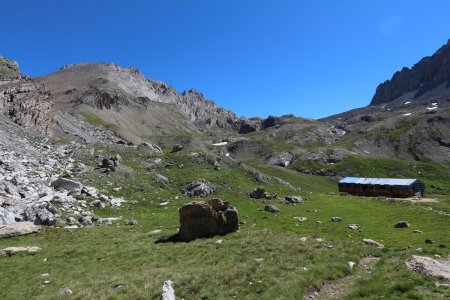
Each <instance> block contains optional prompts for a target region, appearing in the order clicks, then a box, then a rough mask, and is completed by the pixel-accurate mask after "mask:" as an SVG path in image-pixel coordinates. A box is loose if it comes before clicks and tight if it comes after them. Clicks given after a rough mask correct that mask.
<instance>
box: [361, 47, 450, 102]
mask: <svg viewBox="0 0 450 300" xmlns="http://www.w3.org/2000/svg"><path fill="white" fill-rule="evenodd" d="M441 84H444V85H445V86H446V87H449V86H450V40H449V41H448V42H447V44H446V45H444V46H442V47H441V48H440V49H439V50H438V51H436V53H434V54H433V55H432V56H427V57H424V58H423V59H421V60H420V61H419V62H418V63H417V64H415V65H414V66H413V67H412V68H411V69H410V68H407V67H404V68H403V69H402V70H401V71H399V72H396V73H395V74H394V75H393V76H392V79H391V80H387V81H385V82H384V83H382V84H380V85H379V86H378V87H377V89H376V92H375V95H374V96H373V98H372V101H371V102H370V105H378V104H382V103H388V102H391V101H393V100H395V99H397V98H398V97H400V96H402V95H403V94H405V93H408V92H414V98H418V97H420V96H421V95H423V94H425V93H426V92H428V91H430V90H432V89H434V88H436V87H437V86H439V85H441Z"/></svg>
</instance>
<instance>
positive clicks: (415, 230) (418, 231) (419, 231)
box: [413, 229, 423, 233]
mask: <svg viewBox="0 0 450 300" xmlns="http://www.w3.org/2000/svg"><path fill="white" fill-rule="evenodd" d="M413 233H423V231H422V230H419V229H414V231H413Z"/></svg>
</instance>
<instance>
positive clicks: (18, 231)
mask: <svg viewBox="0 0 450 300" xmlns="http://www.w3.org/2000/svg"><path fill="white" fill-rule="evenodd" d="M39 229H41V227H40V226H37V225H34V224H33V223H32V222H17V223H14V224H11V225H0V239H1V238H7V237H13V236H17V235H23V234H29V233H33V232H37V231H39Z"/></svg>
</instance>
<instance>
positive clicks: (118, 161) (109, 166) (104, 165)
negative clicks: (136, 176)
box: [98, 154, 122, 172]
mask: <svg viewBox="0 0 450 300" xmlns="http://www.w3.org/2000/svg"><path fill="white" fill-rule="evenodd" d="M120 166H122V157H121V156H120V155H119V154H116V155H114V156H111V157H110V158H103V159H102V162H101V164H100V165H99V166H98V167H99V168H101V169H105V171H106V172H110V171H111V172H115V171H116V168H118V167H120Z"/></svg>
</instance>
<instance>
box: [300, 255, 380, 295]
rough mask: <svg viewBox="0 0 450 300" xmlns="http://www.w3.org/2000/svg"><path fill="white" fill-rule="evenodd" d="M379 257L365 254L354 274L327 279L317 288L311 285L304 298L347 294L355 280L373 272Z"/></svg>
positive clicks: (356, 266)
mask: <svg viewBox="0 0 450 300" xmlns="http://www.w3.org/2000/svg"><path fill="white" fill-rule="evenodd" d="M378 259H379V258H378V257H374V256H365V257H363V258H361V259H360V260H359V263H358V264H357V265H355V266H354V268H359V270H357V271H356V272H355V273H354V274H352V275H350V276H346V277H343V278H339V279H337V280H334V281H332V280H326V281H325V283H324V284H323V285H322V286H321V287H320V289H317V288H316V287H310V288H309V289H308V291H307V292H306V295H305V297H304V298H303V299H304V300H310V299H327V300H328V299H339V298H341V297H342V296H344V295H345V293H346V292H347V291H348V290H349V288H350V287H351V286H352V285H353V284H354V282H355V281H356V280H358V279H360V278H364V277H367V276H368V275H369V274H370V273H372V270H373V267H374V265H375V263H376V262H377V261H378Z"/></svg>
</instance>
